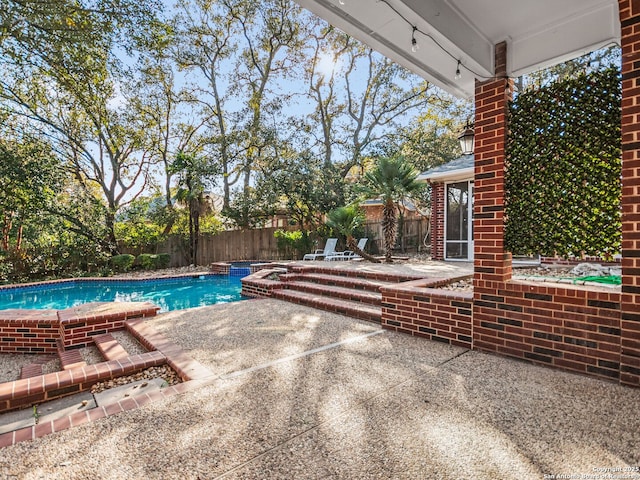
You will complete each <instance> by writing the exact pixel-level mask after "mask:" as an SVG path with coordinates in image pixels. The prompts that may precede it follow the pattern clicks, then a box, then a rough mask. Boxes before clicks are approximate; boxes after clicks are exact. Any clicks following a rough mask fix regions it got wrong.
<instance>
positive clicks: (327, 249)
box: [302, 238, 338, 260]
mask: <svg viewBox="0 0 640 480" xmlns="http://www.w3.org/2000/svg"><path fill="white" fill-rule="evenodd" d="M337 243H338V239H337V238H329V239H327V243H325V244H324V250H316V251H315V252H313V253H307V254H306V255H305V256H304V257H302V260H318V259H321V258H325V257H326V256H327V255H332V254H334V253H335V252H336V244H337Z"/></svg>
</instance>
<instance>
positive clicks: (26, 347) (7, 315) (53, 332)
mask: <svg viewBox="0 0 640 480" xmlns="http://www.w3.org/2000/svg"><path fill="white" fill-rule="evenodd" d="M3 316H4V319H3V320H0V353H55V352H56V351H57V344H56V342H57V340H58V338H60V334H59V322H58V316H57V314H56V312H55V311H53V310H44V311H42V310H29V311H26V313H25V311H22V310H5V311H4V312H3Z"/></svg>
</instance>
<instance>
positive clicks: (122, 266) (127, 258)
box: [109, 253, 136, 273]
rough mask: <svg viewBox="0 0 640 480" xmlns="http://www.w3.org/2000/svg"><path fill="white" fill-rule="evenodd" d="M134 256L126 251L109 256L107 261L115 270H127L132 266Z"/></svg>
mask: <svg viewBox="0 0 640 480" xmlns="http://www.w3.org/2000/svg"><path fill="white" fill-rule="evenodd" d="M135 258H136V257H134V256H133V255H129V254H128V253H125V254H122V255H115V256H113V257H111V259H110V260H109V263H110V264H111V268H113V269H114V270H115V271H116V272H120V273H122V272H128V271H129V270H130V269H131V267H132V266H133V261H134V260H135Z"/></svg>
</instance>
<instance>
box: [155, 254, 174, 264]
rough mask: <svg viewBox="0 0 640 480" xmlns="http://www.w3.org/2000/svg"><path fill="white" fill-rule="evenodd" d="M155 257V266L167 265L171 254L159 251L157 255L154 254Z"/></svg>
mask: <svg viewBox="0 0 640 480" xmlns="http://www.w3.org/2000/svg"><path fill="white" fill-rule="evenodd" d="M156 257H157V262H156V265H157V266H158V267H157V268H168V267H169V264H170V263H171V255H169V254H168V253H159V254H158V255H156Z"/></svg>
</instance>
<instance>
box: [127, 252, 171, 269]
mask: <svg viewBox="0 0 640 480" xmlns="http://www.w3.org/2000/svg"><path fill="white" fill-rule="evenodd" d="M170 261H171V255H169V254H168V253H159V254H150V253H142V254H140V255H138V256H137V257H136V260H135V265H139V266H140V267H142V269H143V270H158V269H160V268H167V267H168V266H169V263H170Z"/></svg>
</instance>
